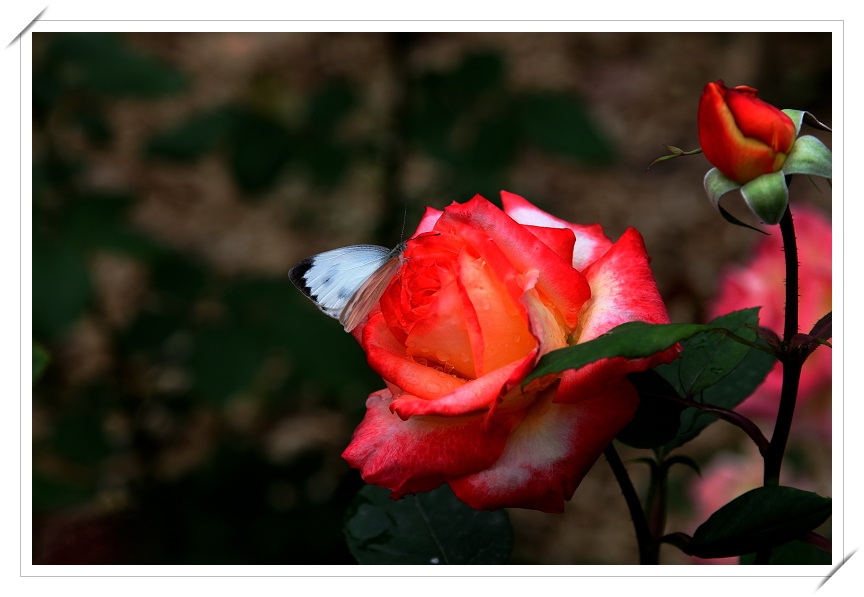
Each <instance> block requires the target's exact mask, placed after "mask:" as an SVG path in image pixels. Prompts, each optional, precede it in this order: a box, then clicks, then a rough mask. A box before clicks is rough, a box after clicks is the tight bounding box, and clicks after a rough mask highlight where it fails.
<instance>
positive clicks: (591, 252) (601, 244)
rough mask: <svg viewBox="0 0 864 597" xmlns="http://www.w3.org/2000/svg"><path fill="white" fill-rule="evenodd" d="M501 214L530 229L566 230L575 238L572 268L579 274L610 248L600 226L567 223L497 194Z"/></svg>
mask: <svg viewBox="0 0 864 597" xmlns="http://www.w3.org/2000/svg"><path fill="white" fill-rule="evenodd" d="M501 202H502V203H503V205H504V212H505V213H506V214H507V215H508V216H510V217H511V218H513V219H514V220H516V221H517V222H519V223H520V224H526V225H531V226H545V227H548V228H567V229H569V230H572V231H573V233H574V234H575V236H576V242H575V245H574V247H573V260H572V263H573V267H575V268H576V269H577V270H579V271H580V272H581V271H582V270H584V269H585V268H586V267H588V266H589V265H590V264H592V263H594V262H595V261H597V259H599V258H600V256H601V255H603V253H605V252H606V251H608V250H609V248H610V247H611V246H612V241H611V240H609V238H608V237H607V236H606V235H605V234H603V228H601V227H600V224H588V225H583V224H571V223H570V222H566V221H564V220H561V219H558V218H556V217H555V216H553V215H551V214H548V213H546V212H545V211H543V210H542V209H539V208H537V207H535V206H534V205H532V204H531V203H530V202H528V201H527V200H526V199H523V198H522V197H520V196H519V195H515V194H513V193H508V192H507V191H501Z"/></svg>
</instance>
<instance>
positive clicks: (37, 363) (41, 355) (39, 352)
mask: <svg viewBox="0 0 864 597" xmlns="http://www.w3.org/2000/svg"><path fill="white" fill-rule="evenodd" d="M50 360H51V355H49V354H48V351H47V350H45V349H44V348H42V346H40V345H39V344H37V343H35V342H34V343H33V381H34V382H35V381H36V380H37V379H39V377H40V376H41V375H42V373H43V372H44V371H45V367H47V366H48V362H49V361H50Z"/></svg>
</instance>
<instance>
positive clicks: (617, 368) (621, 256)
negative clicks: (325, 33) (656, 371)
mask: <svg viewBox="0 0 864 597" xmlns="http://www.w3.org/2000/svg"><path fill="white" fill-rule="evenodd" d="M585 277H586V279H587V280H588V283H589V284H590V285H591V292H592V296H591V299H590V300H589V301H588V302H587V303H586V305H585V311H584V313H583V315H582V321H583V325H582V328H581V330H579V336H578V337H577V343H582V342H587V341H588V340H593V339H594V338H597V337H598V336H600V335H602V334H605V333H606V332H608V331H609V330H611V329H612V328H614V327H615V326H617V325H620V324H622V323H625V322H628V321H644V322H646V323H669V314H668V313H667V312H666V306H665V305H664V304H663V299H662V298H661V297H660V293H659V291H658V290H657V284H656V282H655V281H654V276H653V275H652V273H651V268H650V267H649V266H648V254H647V253H646V251H645V243H644V241H643V240H642V235H641V234H639V232H638V231H637V230H635V229H634V228H629V229H627V231H625V232H624V234H623V235H621V238H620V239H619V240H618V242H616V243H615V244H614V245H613V247H612V248H611V249H609V251H607V252H606V254H604V255H603V256H602V257H601V258H600V259H598V260H597V261H596V262H594V263H593V264H591V266H589V267H588V269H586V270H585ZM574 335H575V334H574ZM677 355H678V348H677V347H674V346H673V347H671V348H669V349H668V350H665V351H663V352H661V353H658V354H655V355H653V356H651V357H647V358H644V359H632V360H631V359H626V358H624V357H615V358H611V359H602V360H600V361H597V362H595V363H591V364H590V365H586V366H585V367H582V368H581V369H578V370H575V371H574V370H569V371H567V372H565V374H564V376H563V377H562V379H561V385H560V387H559V391H558V395H557V396H556V398H555V400H556V402H576V401H579V400H584V399H586V398H589V397H591V396H594V395H596V394H598V393H600V392H601V391H603V389H604V387H605V386H606V383H607V381H608V380H609V379H610V378H614V377H617V376H620V375H623V374H624V373H632V372H634V371H644V370H646V369H650V368H651V367H656V366H657V365H660V364H663V363H669V362H671V361H673V360H674V359H675V358H677Z"/></svg>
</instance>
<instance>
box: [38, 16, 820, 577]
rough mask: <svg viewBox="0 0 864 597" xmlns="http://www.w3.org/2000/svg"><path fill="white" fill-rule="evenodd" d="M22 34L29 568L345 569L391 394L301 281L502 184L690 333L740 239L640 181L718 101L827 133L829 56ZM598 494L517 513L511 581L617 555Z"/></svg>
mask: <svg viewBox="0 0 864 597" xmlns="http://www.w3.org/2000/svg"><path fill="white" fill-rule="evenodd" d="M33 39H34V61H33V132H34V147H33V206H32V207H33V339H34V349H33V364H34V387H33V466H34V469H33V511H34V518H33V546H34V547H33V549H34V551H33V561H34V563H49V564H50V563H94V564H103V563H160V564H215V563H223V564H316V563H326V564H340V563H353V562H354V560H353V559H352V558H351V556H350V554H349V552H348V549H347V547H346V545H345V541H344V538H343V535H342V524H343V515H344V513H345V511H346V509H347V507H348V504H349V503H350V502H351V500H352V498H353V497H354V495H355V493H356V492H357V490H358V489H359V488H360V487H362V485H363V483H362V480H361V479H360V478H359V475H358V473H357V472H356V471H353V470H350V469H349V468H348V467H347V465H346V464H345V463H344V462H343V461H342V460H341V458H340V453H341V451H342V449H344V447H345V446H346V445H347V443H348V441H349V440H350V436H351V432H352V430H353V429H354V427H355V426H356V425H357V423H359V421H360V420H361V419H362V416H363V414H364V411H365V398H366V396H367V395H368V394H369V393H370V392H372V391H374V390H377V389H379V388H380V387H381V385H382V382H381V381H380V379H379V378H378V377H377V376H376V375H375V374H374V373H373V372H372V371H371V370H370V369H369V368H368V367H367V365H366V363H365V358H364V355H363V352H362V350H360V348H359V347H358V346H357V344H356V342H355V341H354V340H353V338H351V337H350V336H349V335H347V334H344V332H343V331H342V329H341V327H340V326H339V325H338V324H337V323H336V322H334V321H331V320H330V319H328V318H326V317H324V316H323V315H321V314H320V313H318V312H317V311H316V310H315V308H314V306H313V305H311V303H309V302H308V301H307V299H305V298H304V297H303V296H302V295H301V294H300V293H299V292H298V291H296V289H295V288H294V287H293V286H292V285H291V283H290V282H289V281H288V278H287V271H288V269H289V268H290V267H291V265H293V264H294V263H295V262H296V261H299V260H300V259H302V258H303V257H306V256H308V255H310V254H312V253H315V252H319V251H322V250H326V249H328V248H333V247H336V246H343V245H347V244H353V243H361V242H365V243H368V242H374V243H377V244H385V245H393V244H395V243H396V242H398V241H399V239H400V238H401V237H402V236H403V234H404V235H407V234H408V233H409V231H410V230H412V229H413V228H412V227H413V226H414V225H416V222H417V221H418V219H419V217H420V215H421V214H422V211H423V208H424V207H425V206H426V205H431V206H433V207H436V208H439V209H443V208H444V207H445V206H446V205H447V204H449V203H450V202H451V201H460V202H462V201H465V200H468V199H470V198H471V197H472V196H473V195H474V194H476V193H480V194H482V195H484V196H485V197H487V198H489V199H491V200H493V201H497V198H498V192H499V191H500V190H501V189H507V190H510V191H512V192H516V193H519V194H522V195H523V196H525V197H526V198H528V199H529V200H531V201H533V202H534V203H536V204H537V205H539V206H541V207H543V208H546V209H548V210H549V211H551V212H552V213H554V214H555V215H557V216H559V217H562V218H565V219H569V220H571V221H576V222H580V223H591V222H595V221H598V222H600V223H601V224H602V225H603V226H604V229H605V230H606V232H607V234H608V235H609V236H610V237H611V238H613V239H615V238H617V236H618V235H620V233H621V232H623V230H624V229H626V227H628V226H636V227H637V228H639V229H640V231H642V233H643V234H644V235H645V237H646V243H647V245H648V248H649V253H650V254H651V255H652V257H654V262H653V266H654V267H655V271H656V273H657V279H658V284H659V286H660V290H661V293H663V295H664V297H666V298H667V301H668V303H669V307H670V313H671V314H672V319H673V321H698V320H700V318H702V317H703V314H704V307H703V306H702V305H703V304H704V302H705V300H706V299H707V298H708V297H709V296H710V295H711V293H712V292H713V291H714V288H713V286H712V284H713V281H714V280H715V278H716V275H717V272H718V270H719V268H720V267H721V265H722V263H723V262H724V260H729V259H735V258H740V257H741V256H742V255H744V254H745V252H746V248H747V246H748V243H751V242H752V241H751V239H750V237H749V236H748V233H747V232H742V231H741V230H730V228H731V227H728V226H726V225H724V224H723V223H722V222H720V221H719V218H717V217H716V216H715V214H714V212H713V211H712V210H711V209H710V207H709V206H708V203H707V201H705V198H704V196H702V194H701V193H702V190H701V179H702V176H703V175H704V172H705V171H706V170H707V163H705V162H704V161H701V160H702V158H701V157H697V158H691V159H689V161H688V160H675V161H674V162H668V163H666V164H664V165H663V166H658V167H655V168H654V169H652V170H651V171H650V172H649V173H648V174H645V172H644V171H645V168H646V166H647V165H648V164H649V163H651V161H652V160H653V159H654V158H655V157H657V156H659V155H661V154H662V153H664V152H665V150H664V148H663V147H662V144H664V143H667V144H672V145H677V146H680V147H682V148H684V149H691V148H693V147H696V146H697V145H698V138H697V135H696V128H695V126H696V125H695V112H696V105H697V102H698V96H699V93H701V89H702V86H703V85H704V84H705V83H706V82H707V81H709V80H716V79H718V78H725V79H726V80H727V83H728V84H730V85H737V84H748V85H752V86H755V87H757V88H759V89H760V95H761V97H763V98H765V99H766V100H767V101H770V102H772V103H775V104H777V105H780V106H781V107H795V108H800V109H807V110H810V111H811V112H813V113H815V114H817V116H818V117H819V118H820V119H821V120H823V121H825V122H828V123H830V122H831V103H830V81H831V53H830V51H831V40H830V35H829V34H638V33H633V34H579V33H573V34H411V33H391V34H384V33H381V34H348V33H346V34H326V33H320V34H289V33H286V34H184V33H162V34H158V33H137V34H108V33H104V34H103V33H99V34H94V33H74V34H73V33H37V34H34V36H33ZM821 138H823V140H825V141H826V143H828V144H829V146H830V136H829V137H821ZM793 193H799V194H800V195H799V196H802V197H803V198H802V199H801V200H803V201H808V202H812V203H815V204H818V205H819V206H821V207H823V208H824V209H826V210H827V211H828V212H829V213H830V191H828V192H827V193H826V192H822V193H821V194H819V192H818V191H813V190H808V189H806V188H804V187H803V186H802V187H801V188H800V189H794V190H793ZM406 209H407V217H406V216H405V215H404V214H405V210H406ZM729 209H730V211H733V212H736V209H735V206H734V205H730V206H729ZM737 213H738V214H741V216H742V218H746V215H744V212H741V211H740V210H739V211H738V212H737ZM403 217H406V218H407V222H406V223H405V228H406V230H405V232H404V233H402V232H401V230H402V225H403ZM682 253H686V254H687V255H684V254H682ZM724 438H725V436H724ZM722 439H723V438H721V440H722ZM724 441H725V440H724ZM709 449H710V446H709V447H708V448H706V450H709ZM697 456H698V454H697ZM601 465H602V463H601ZM596 468H604V467H603V466H599V467H596ZM592 475H593V476H591V475H589V477H588V478H587V479H586V481H585V482H584V483H583V487H582V488H580V489H579V490H578V491H577V493H576V497H575V498H574V502H573V503H572V504H571V505H570V506H568V512H567V513H566V514H565V515H564V516H562V517H556V516H551V515H542V514H540V513H533V512H525V511H522V512H518V511H517V512H512V513H511V520H513V524H514V527H515V530H516V547H515V548H514V555H513V562H514V563H632V562H635V560H636V555H635V541H633V540H632V536H631V535H632V529H630V528H629V523H628V522H627V520H626V514H625V515H624V516H621V513H622V512H625V511H626V510H625V508H624V505H623V501H622V500H620V495H618V490H617V488H616V487H615V486H614V483H613V482H611V477H608V476H607V473H606V472H604V471H600V472H598V473H596V474H595V473H593V472H592ZM823 481H824V480H823ZM671 482H672V483H673V492H672V493H673V495H672V499H673V505H675V503H674V500H675V499H676V496H677V499H679V501H683V497H681V496H683V495H684V490H683V489H682V488H678V490H677V492H676V491H675V487H676V486H675V483H681V482H680V480H676V479H672V480H671ZM828 484H829V485H828V487H829V493H830V477H829V480H828ZM598 500H603V501H602V502H598ZM618 501H622V503H621V504H617V502H618ZM597 503H603V504H604V508H607V504H610V503H615V504H616V505H615V506H614V507H613V506H608V508H609V516H600V517H597V516H595V515H594V512H595V511H596V504H597ZM592 504H594V506H593V508H592ZM679 505H680V504H679ZM682 507H684V508H686V505H684V506H682ZM589 511H590V512H592V515H591V516H586V514H585V513H586V512H589ZM616 519H623V523H620V524H619V523H618V522H616ZM616 524H618V526H615V525H616ZM610 525H611V526H610ZM610 529H611V530H610ZM585 546H587V547H585Z"/></svg>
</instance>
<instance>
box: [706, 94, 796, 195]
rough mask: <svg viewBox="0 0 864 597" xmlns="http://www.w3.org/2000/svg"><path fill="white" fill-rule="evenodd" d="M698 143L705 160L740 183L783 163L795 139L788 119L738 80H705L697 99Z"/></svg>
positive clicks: (770, 171)
mask: <svg viewBox="0 0 864 597" xmlns="http://www.w3.org/2000/svg"><path fill="white" fill-rule="evenodd" d="M698 122H699V143H700V144H701V145H702V152H703V153H704V154H705V157H706V158H708V161H709V162H711V163H712V164H713V165H714V166H716V167H717V169H718V170H720V172H722V173H723V174H725V175H726V176H727V177H728V178H731V179H732V180H734V181H735V182H737V183H739V184H745V183H747V182H750V181H751V180H753V179H754V178H756V177H757V176H761V175H763V174H770V173H772V172H777V171H778V170H780V169H781V168H782V167H783V163H784V162H785V161H786V157H787V155H788V154H789V151H790V150H791V149H792V145H793V143H794V142H795V136H796V134H797V129H796V127H795V124H794V123H793V122H792V119H791V118H789V116H787V115H786V114H784V113H783V112H781V111H780V110H779V109H777V108H775V107H774V106H772V105H771V104H768V103H765V102H763V101H762V100H760V99H759V98H758V97H756V90H755V89H753V88H752V87H745V86H743V85H741V86H738V87H734V88H732V89H727V88H726V87H725V86H724V85H723V81H722V80H721V81H717V82H716V83H708V84H707V85H706V86H705V89H704V90H703V91H702V97H701V99H700V100H699V116H698Z"/></svg>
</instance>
